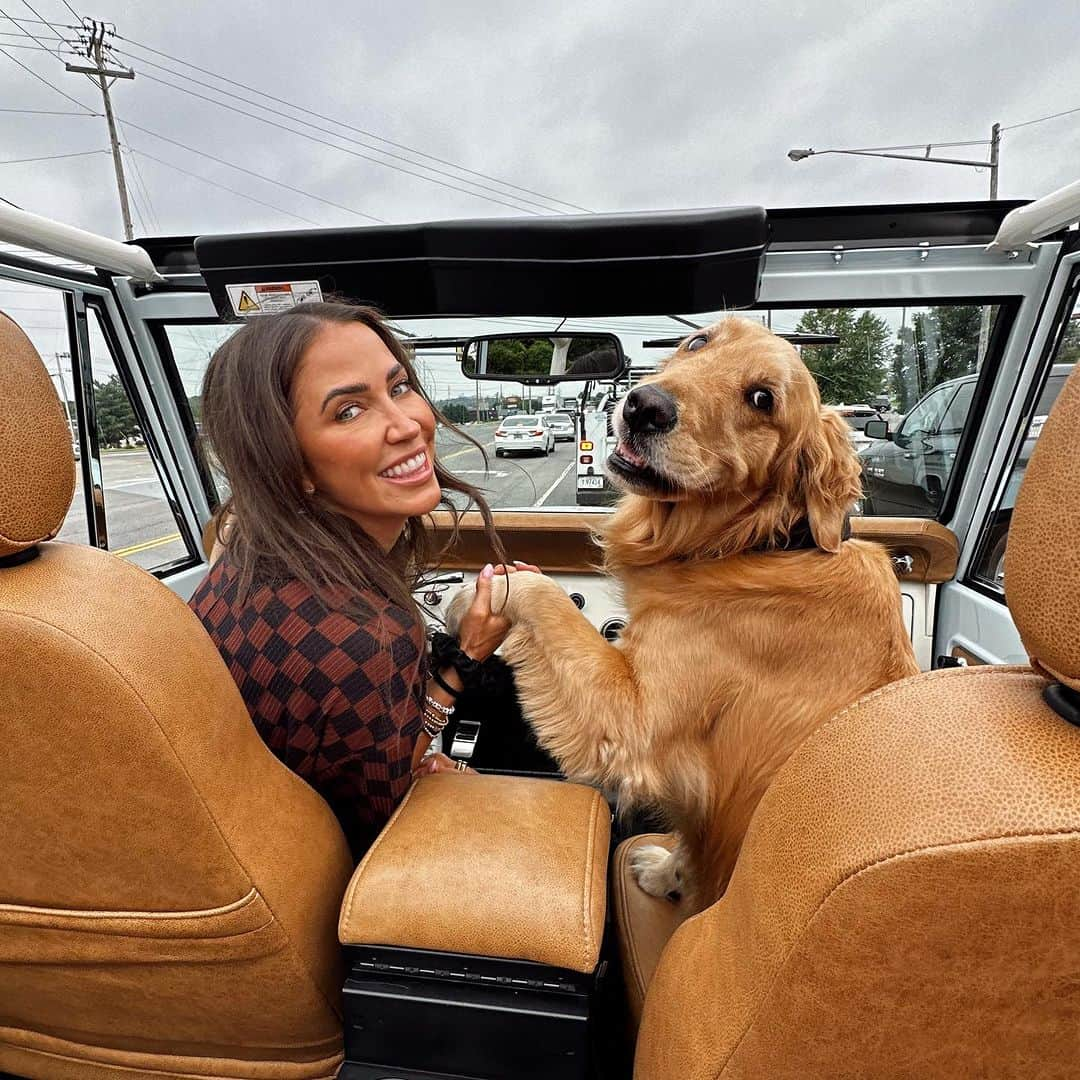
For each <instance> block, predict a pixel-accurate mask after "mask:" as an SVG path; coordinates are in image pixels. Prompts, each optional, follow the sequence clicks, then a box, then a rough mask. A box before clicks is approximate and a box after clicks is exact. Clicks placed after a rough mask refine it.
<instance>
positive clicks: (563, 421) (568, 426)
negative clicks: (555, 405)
mask: <svg viewBox="0 0 1080 1080" xmlns="http://www.w3.org/2000/svg"><path fill="white" fill-rule="evenodd" d="M546 419H547V425H548V427H550V428H551V431H552V434H554V436H555V441H556V442H573V441H574V437H575V435H576V434H577V422H576V421H575V420H574V417H573V415H572V414H571V413H568V412H553V413H548V414H547V417H546Z"/></svg>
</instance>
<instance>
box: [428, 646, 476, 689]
mask: <svg viewBox="0 0 1080 1080" xmlns="http://www.w3.org/2000/svg"><path fill="white" fill-rule="evenodd" d="M445 667H452V668H453V669H454V670H455V671H456V672H457V673H458V675H459V677H460V678H461V684H462V686H464V687H465V689H466V690H468V689H470V688H471V687H472V686H473V685H474V684H476V683H477V682H478V681H479V679H480V661H479V660H474V659H473V658H472V657H471V656H469V654H468V653H466V652H463V651H462V648H461V645H460V644H458V640H457V638H454V637H451V636H450V635H449V634H444V633H441V632H440V631H436V632H435V633H434V634H432V635H431V669H430V670H431V671H433V672H435V671H440V670H441V669H442V668H445Z"/></svg>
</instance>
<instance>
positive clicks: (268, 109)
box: [115, 49, 564, 213]
mask: <svg viewBox="0 0 1080 1080" xmlns="http://www.w3.org/2000/svg"><path fill="white" fill-rule="evenodd" d="M115 51H116V52H117V53H119V54H120V55H127V57H128V59H129V60H133V61H134V62H135V63H138V64H148V65H149V66H150V67H153V68H157V69H158V70H159V71H165V72H168V73H169V74H170V75H175V76H176V77H177V78H179V79H183V80H184V81H185V82H189V83H193V84H194V85H195V86H201V87H203V88H204V89H206V90H212V91H213V92H214V93H217V94H222V95H223V96H226V97H230V98H234V99H235V100H237V101H242V102H243V103H244V104H245V105H251V106H252V107H253V108H256V109H262V110H263V111H264V112H268V113H273V114H274V115H275V116H281V117H284V118H285V119H286V120H288V121H290V122H292V123H305V121H302V120H300V119H299V118H298V117H295V116H290V115H289V113H286V112H283V111H282V110H281V109H274V108H272V107H271V106H269V105H263V104H262V103H261V102H258V101H252V100H251V99H250V98H246V97H241V96H240V95H239V94H234V93H232V92H230V91H228V90H222V89H221V88H220V87H217V86H212V85H211V84H210V83H205V82H202V81H200V80H199V79H193V78H192V77H191V76H190V75H185V74H184V73H183V72H180V71H174V70H173V69H172V68H168V67H165V66H164V65H163V64H157V63H155V62H154V61H153V60H146V59H145V58H142V57H138V56H134V55H131V54H129V53H127V52H126V51H125V50H121V49H117V50H115ZM144 75H145V73H144ZM145 77H146V78H148V79H153V76H151V75H146V76H145ZM154 81H155V82H161V83H163V84H164V85H166V86H172V87H173V89H176V90H182V91H183V92H184V93H193V91H190V90H186V89H185V88H183V87H178V86H176V85H175V84H173V83H170V82H167V81H166V80H165V79H154ZM196 96H202V95H196ZM204 100H208V101H214V104H218V105H223V106H224V107H225V108H231V106H229V105H227V104H225V103H224V102H218V101H215V100H214V99H213V98H206V99H204ZM245 115H250V114H245ZM312 115H315V114H312ZM257 119H262V118H261V117H257ZM264 122H265V123H269V121H264ZM308 126H309V127H311V128H313V129H314V130H315V131H321V132H322V133H323V134H324V135H332V136H333V137H334V138H335V139H341V140H342V141H344V142H350V143H353V144H354V145H356V146H363V147H364V148H365V149H367V150H372V151H374V152H375V153H376V154H382V155H384V156H385V157H390V158H395V159H396V160H398V161H404V162H406V163H407V164H409V165H415V166H416V167H417V168H420V169H425V170H427V171H428V172H432V173H435V175H436V176H442V177H446V178H447V179H450V180H460V181H461V182H462V183H465V184H470V185H472V186H473V187H476V188H480V189H481V190H482V191H487V192H490V193H491V194H493V195H501V196H507V197H509V198H512V199H514V200H515V201H516V202H517V203H524V204H527V205H529V206H535V207H537V208H538V209H540V210H543V211H544V212H546V213H563V212H564V211H562V210H556V209H555V208H554V207H551V206H546V205H544V204H543V203H538V202H534V201H533V200H532V199H526V198H523V197H522V196H519V195H513V194H511V193H509V192H506V191H502V190H500V189H499V188H493V187H489V186H488V185H486V184H480V183H477V182H476V181H475V180H468V179H465V178H464V177H460V176H455V175H453V174H452V173H447V172H444V171H443V170H442V169H436V168H434V167H433V166H431V165H425V164H424V163H423V162H422V161H416V160H415V159H414V158H410V157H405V156H404V155H403V154H395V153H394V152H393V151H391V150H383V149H382V148H381V147H378V146H373V145H372V144H371V143H367V142H363V141H361V140H359V139H353V138H351V137H350V136H348V135H342V134H341V133H340V132H337V131H334V130H333V128H325V127H319V126H318V125H317V124H310V123H309V124H308ZM339 126H340V125H339ZM288 130H292V129H288ZM337 149H342V148H341V147H337ZM361 156H363V155H361ZM367 160H369V161H375V162H376V163H377V164H379V165H383V166H385V167H386V168H395V166H393V165H390V164H389V163H388V162H385V161H380V160H379V159H377V158H368V159H367ZM402 171H403V172H408V170H407V169H406V170H402ZM410 175H412V176H417V175H420V174H417V173H410ZM421 179H424V180H428V181H430V182H431V183H439V181H437V180H433V179H432V178H431V177H428V176H422V177H421ZM454 189H455V190H457V191H461V190H464V189H462V188H458V187H456V186H455V187H454ZM467 193H468V194H470V195H475V194H476V192H473V191H468V192H467ZM545 197H546V196H541V198H545ZM496 201H499V200H496ZM503 205H508V204H505V203H504V204H503ZM514 208H515V209H518V207H516V206H515V207H514Z"/></svg>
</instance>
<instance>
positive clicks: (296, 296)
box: [225, 281, 323, 316]
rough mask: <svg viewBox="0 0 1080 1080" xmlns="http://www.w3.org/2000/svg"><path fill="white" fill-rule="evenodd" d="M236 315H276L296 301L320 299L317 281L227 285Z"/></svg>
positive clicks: (308, 301)
mask: <svg viewBox="0 0 1080 1080" xmlns="http://www.w3.org/2000/svg"><path fill="white" fill-rule="evenodd" d="M225 288H226V289H227V290H228V292H229V300H230V302H231V303H232V306H233V311H235V312H236V314H237V315H244V316H247V315H275V314H277V312H279V311H288V310H289V308H292V307H296V305H297V304H308V303H311V301H313V300H317V301H321V300H322V298H323V296H322V289H321V288H320V287H319V283H318V282H317V281H269V282H262V283H260V284H252V285H226V286H225Z"/></svg>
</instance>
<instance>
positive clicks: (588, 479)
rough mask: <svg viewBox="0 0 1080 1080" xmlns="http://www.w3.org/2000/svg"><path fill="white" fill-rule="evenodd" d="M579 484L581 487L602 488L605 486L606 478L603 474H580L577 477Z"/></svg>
mask: <svg viewBox="0 0 1080 1080" xmlns="http://www.w3.org/2000/svg"><path fill="white" fill-rule="evenodd" d="M577 486H578V487H579V488H602V487H603V486H604V478H603V477H602V476H579V477H578V478H577Z"/></svg>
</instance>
